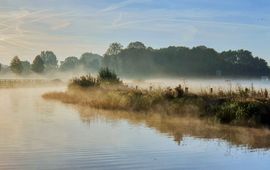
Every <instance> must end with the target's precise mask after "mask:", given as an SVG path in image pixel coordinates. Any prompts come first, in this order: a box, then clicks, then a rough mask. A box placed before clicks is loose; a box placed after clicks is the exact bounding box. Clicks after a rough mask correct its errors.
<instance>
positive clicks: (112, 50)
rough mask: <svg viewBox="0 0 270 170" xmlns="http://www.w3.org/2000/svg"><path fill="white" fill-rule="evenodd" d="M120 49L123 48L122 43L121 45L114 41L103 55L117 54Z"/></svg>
mask: <svg viewBox="0 0 270 170" xmlns="http://www.w3.org/2000/svg"><path fill="white" fill-rule="evenodd" d="M122 50H123V45H121V44H120V43H117V42H114V43H112V44H111V45H110V47H109V48H108V50H107V51H106V53H105V55H108V56H112V55H117V54H119V53H120V52H121V51H122Z"/></svg>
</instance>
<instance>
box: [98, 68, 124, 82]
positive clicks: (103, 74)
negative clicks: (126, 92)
mask: <svg viewBox="0 0 270 170" xmlns="http://www.w3.org/2000/svg"><path fill="white" fill-rule="evenodd" d="M98 79H99V80H100V81H102V82H110V83H116V84H117V83H121V81H120V79H119V78H118V77H117V75H116V74H115V73H114V72H113V71H111V70H110V69H109V68H107V67H106V68H102V69H100V71H99V73H98Z"/></svg>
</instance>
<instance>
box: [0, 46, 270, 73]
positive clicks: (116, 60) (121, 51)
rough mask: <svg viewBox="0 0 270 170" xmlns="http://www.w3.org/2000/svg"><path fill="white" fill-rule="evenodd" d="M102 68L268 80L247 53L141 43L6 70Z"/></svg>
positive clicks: (48, 56) (49, 55)
mask: <svg viewBox="0 0 270 170" xmlns="http://www.w3.org/2000/svg"><path fill="white" fill-rule="evenodd" d="M102 67H107V68H109V69H111V70H114V71H115V72H116V73H117V74H118V75H120V76H126V77H150V76H227V77H261V76H270V68H269V66H268V63H267V62H266V61H265V60H264V59H262V58H259V57H255V56H253V54H252V53H251V52H250V51H247V50H229V51H223V52H217V51H216V50H214V49H212V48H207V47H205V46H197V47H193V48H188V47H176V46H170V47H167V48H160V49H153V48H152V47H146V46H145V45H144V44H143V43H142V42H131V43H130V44H129V45H128V46H127V47H126V48H124V46H123V45H121V44H120V43H112V44H111V45H110V46H109V48H108V49H107V51H106V53H105V54H104V55H103V56H100V55H98V54H93V53H84V54H82V55H81V57H80V58H77V57H75V56H71V57H67V58H66V59H65V60H64V61H61V62H60V63H58V59H57V57H56V55H55V54H54V53H53V52H52V51H42V52H41V54H39V55H37V56H36V57H35V59H34V60H33V62H32V63H30V62H29V61H21V60H20V59H19V57H17V56H16V57H14V58H13V59H12V61H11V63H10V66H9V70H10V71H12V72H13V73H16V74H30V73H31V72H35V73H38V74H43V73H52V72H70V71H76V70H82V71H85V72H97V71H98V70H99V69H100V68H102ZM2 69H3V68H2ZM0 70H1V66H0Z"/></svg>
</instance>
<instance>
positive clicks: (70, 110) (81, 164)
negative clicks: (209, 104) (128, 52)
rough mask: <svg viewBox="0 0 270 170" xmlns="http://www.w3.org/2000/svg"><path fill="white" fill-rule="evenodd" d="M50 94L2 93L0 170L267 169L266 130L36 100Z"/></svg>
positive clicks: (269, 160) (269, 163)
mask: <svg viewBox="0 0 270 170" xmlns="http://www.w3.org/2000/svg"><path fill="white" fill-rule="evenodd" d="M52 90H58V91H59V90H63V89H50V88H42V89H41V88H40V89H7V90H6V89H0V169H20V170H21V169H22V170H24V169H25V170H29V169H30V170H31V169H72V170H73V169H270V151H269V148H270V137H269V136H270V135H269V132H268V131H267V130H255V129H244V128H230V127H226V126H217V125H204V124H203V123H202V122H200V121H199V120H198V121H194V122H192V121H190V122H189V120H188V119H183V120H181V119H179V120H178V119H174V118H164V119H162V118H161V117H159V116H157V115H151V116H145V115H138V116H136V115H135V116H134V114H130V113H110V112H102V111H95V110H86V109H82V108H75V107H73V106H69V105H64V104H61V103H59V102H55V101H46V100H43V99H42V98H41V94H42V93H44V92H46V91H52ZM99 112H100V113H99Z"/></svg>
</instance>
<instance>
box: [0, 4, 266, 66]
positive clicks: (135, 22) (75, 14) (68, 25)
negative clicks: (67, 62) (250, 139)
mask: <svg viewBox="0 0 270 170" xmlns="http://www.w3.org/2000/svg"><path fill="white" fill-rule="evenodd" d="M269 11H270V1H269V0H256V1H255V0H0V63H4V64H9V62H10V60H11V58H13V57H14V56H19V57H20V58H21V59H22V60H29V61H32V60H33V58H34V57H35V56H36V55H38V54H40V52H41V51H43V50H51V51H53V52H54V53H55V54H56V55H57V57H58V58H59V60H63V59H64V58H66V57H68V56H77V57H80V56H81V54H82V53H84V52H93V53H98V54H101V55H102V54H104V53H105V51H106V49H107V48H108V46H109V45H110V43H112V42H120V43H121V44H123V45H124V46H127V45H128V43H129V42H132V41H141V42H144V43H145V44H146V46H151V47H153V48H161V47H168V46H188V47H193V46H198V45H205V46H207V47H211V48H214V49H216V50H217V51H219V52H220V51H223V50H229V49H232V50H236V49H247V50H250V51H252V52H253V54H254V56H259V57H261V58H264V59H266V60H267V61H268V62H269V63H270V12H269Z"/></svg>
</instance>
